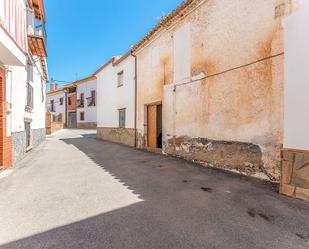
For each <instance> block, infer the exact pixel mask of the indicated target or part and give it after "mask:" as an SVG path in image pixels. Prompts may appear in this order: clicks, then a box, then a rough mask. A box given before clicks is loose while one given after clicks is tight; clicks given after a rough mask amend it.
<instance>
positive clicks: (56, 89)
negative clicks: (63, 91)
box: [55, 83, 59, 91]
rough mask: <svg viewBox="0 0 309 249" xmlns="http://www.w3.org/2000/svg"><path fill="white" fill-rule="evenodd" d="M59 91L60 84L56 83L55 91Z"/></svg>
mask: <svg viewBox="0 0 309 249" xmlns="http://www.w3.org/2000/svg"><path fill="white" fill-rule="evenodd" d="M58 90H59V84H58V83H56V84H55V91H58Z"/></svg>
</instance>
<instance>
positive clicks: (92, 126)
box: [77, 122, 97, 129]
mask: <svg viewBox="0 0 309 249" xmlns="http://www.w3.org/2000/svg"><path fill="white" fill-rule="evenodd" d="M96 128H97V123H94V122H88V123H77V129H96Z"/></svg>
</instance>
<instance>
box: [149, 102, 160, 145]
mask: <svg viewBox="0 0 309 249" xmlns="http://www.w3.org/2000/svg"><path fill="white" fill-rule="evenodd" d="M162 145H163V144H162V105H161V104H159V105H157V104H156V105H148V106H147V146H148V147H149V148H159V149H162V147H163V146H162Z"/></svg>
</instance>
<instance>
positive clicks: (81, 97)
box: [79, 93, 84, 107]
mask: <svg viewBox="0 0 309 249" xmlns="http://www.w3.org/2000/svg"><path fill="white" fill-rule="evenodd" d="M79 107H84V94H83V93H81V94H80V100H79Z"/></svg>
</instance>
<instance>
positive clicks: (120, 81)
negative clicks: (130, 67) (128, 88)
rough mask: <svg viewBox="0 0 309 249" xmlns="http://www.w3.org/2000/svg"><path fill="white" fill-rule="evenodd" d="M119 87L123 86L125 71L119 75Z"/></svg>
mask: <svg viewBox="0 0 309 249" xmlns="http://www.w3.org/2000/svg"><path fill="white" fill-rule="evenodd" d="M117 76H118V80H117V81H118V87H120V86H123V71H121V72H119V73H118V75H117Z"/></svg>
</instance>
